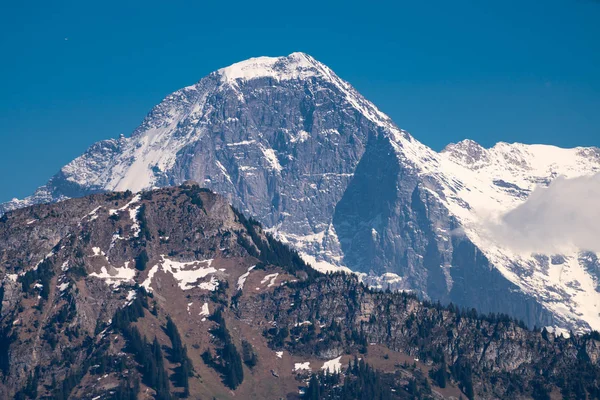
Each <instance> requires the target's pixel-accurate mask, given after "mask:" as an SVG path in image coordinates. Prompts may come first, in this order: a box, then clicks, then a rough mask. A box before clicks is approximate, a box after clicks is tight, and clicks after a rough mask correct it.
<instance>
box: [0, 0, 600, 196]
mask: <svg viewBox="0 0 600 400" xmlns="http://www.w3.org/2000/svg"><path fill="white" fill-rule="evenodd" d="M371 3H372V4H369V5H367V2H352V1H343V2H342V1H324V0H321V1H311V0H309V1H303V2H281V1H253V2H249V1H243V2H236V1H228V2H202V1H176V0H175V1H169V2H165V1H144V2H137V1H119V2H115V1H110V0H107V1H103V2H86V1H84V2H82V1H77V2H61V1H55V2H47V1H44V2H42V1H29V2H4V3H3V4H2V5H1V6H0V7H1V8H0V54H2V57H1V58H0V77H1V78H0V94H1V95H0V143H1V145H0V171H1V174H0V176H1V178H0V201H5V200H8V199H10V198H12V197H23V196H25V195H27V194H30V193H31V192H32V191H33V190H34V189H35V188H36V187H37V186H39V185H41V184H43V183H45V181H46V180H47V179H48V178H49V177H50V176H51V175H53V174H54V173H55V172H56V171H57V170H58V169H59V168H60V167H61V166H62V165H64V164H66V163H67V162H69V161H70V160H71V159H73V158H74V157H76V156H77V155H79V154H81V153H82V152H83V151H84V150H85V149H86V148H87V147H88V146H89V145H91V144H92V143H93V142H95V141H97V140H100V139H106V138H110V137H116V136H118V135H119V134H120V133H124V134H126V135H129V133H130V132H131V131H132V130H133V129H134V128H135V127H136V126H137V124H139V123H140V122H141V120H142V119H143V117H144V116H145V114H146V113H147V112H148V111H149V110H150V108H151V107H152V106H153V105H154V104H156V103H158V102H159V101H160V100H161V99H162V98H163V97H164V96H165V95H167V94H168V93H170V92H172V91H174V90H177V89H179V88H181V87H183V86H186V85H189V84H191V83H194V82H196V81H198V80H199V79H200V78H202V77H203V76H204V75H206V74H208V73H209V72H211V71H213V70H215V69H218V68H220V67H223V66H226V65H229V64H231V63H233V62H236V61H240V60H243V59H246V58H249V57H253V56H260V55H271V56H275V55H287V54H289V53H292V52H294V51H303V52H306V53H309V54H311V55H312V56H313V57H315V58H317V59H318V60H320V61H322V62H324V63H325V64H327V65H329V66H330V67H331V68H332V69H333V70H334V71H336V72H337V74H338V75H340V76H341V77H342V78H344V79H346V80H347V81H349V82H350V83H351V84H353V85H354V86H355V87H356V88H357V89H358V90H359V91H360V92H361V93H363V95H365V96H366V97H367V98H368V99H370V100H371V101H373V102H374V103H375V104H376V105H377V106H378V107H379V108H380V109H381V110H383V111H384V112H386V113H387V114H389V115H390V116H391V117H392V118H393V119H394V121H395V122H396V123H397V124H398V125H399V126H400V127H402V128H404V129H406V130H408V131H410V132H411V133H412V134H413V135H414V136H415V137H416V138H417V139H419V140H421V141H422V142H424V143H425V144H427V145H429V146H431V147H433V148H434V149H436V150H440V149H441V148H443V147H444V146H445V145H446V144H447V143H449V142H455V141H458V140H461V139H464V138H471V139H474V140H476V141H478V142H480V143H481V144H483V145H484V146H491V145H493V144H494V143H495V142H497V141H507V142H514V141H519V142H525V143H549V144H555V145H559V146H564V147H572V146H577V145H586V146H592V145H595V146H600V23H599V21H600V1H597V0H546V1H540V0H520V1H512V0H508V1H483V0H481V1H465V0H457V1H453V2H448V1H445V0H430V1H410V2H405V1H394V2H371Z"/></svg>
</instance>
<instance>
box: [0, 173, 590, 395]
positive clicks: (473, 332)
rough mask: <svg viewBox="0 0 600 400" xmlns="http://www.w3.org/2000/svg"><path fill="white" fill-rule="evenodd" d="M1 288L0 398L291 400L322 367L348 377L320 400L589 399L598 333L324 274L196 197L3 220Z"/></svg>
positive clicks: (93, 203)
mask: <svg viewBox="0 0 600 400" xmlns="http://www.w3.org/2000/svg"><path fill="white" fill-rule="evenodd" d="M413 193H414V192H413ZM413 197H414V201H415V202H417V200H418V198H419V197H420V194H418V193H417V194H413ZM415 207H419V206H415ZM465 243H468V242H465ZM461 246H463V244H461V243H455V244H454V248H455V249H461ZM457 251H458V252H459V253H458V254H461V255H463V256H464V257H465V258H467V259H470V258H471V257H473V256H474V257H477V254H476V249H475V247H474V246H473V245H470V247H469V248H468V249H467V250H457ZM468 251H471V252H475V253H468ZM455 262H456V263H457V264H458V263H459V261H458V260H457V261H455ZM0 280H1V282H2V283H1V286H0V300H1V308H0V335H1V338H0V339H1V340H0V374H1V375H2V381H1V383H0V397H2V398H18V399H26V398H57V399H66V398H84V399H92V398H95V399H109V398H115V399H120V398H159V399H169V398H173V397H189V398H213V397H216V398H234V397H235V398H257V399H259V398H282V397H285V398H290V399H293V398H299V397H300V395H299V390H300V392H302V391H306V390H308V389H307V385H308V378H309V377H310V376H311V373H317V372H320V371H321V372H323V371H325V370H327V371H329V372H331V373H334V372H336V373H337V372H342V373H344V374H346V375H347V378H346V380H339V379H340V378H339V377H338V376H337V375H334V376H332V377H327V378H325V377H321V378H318V379H317V381H318V380H319V379H321V385H322V387H321V389H320V390H322V392H323V393H325V392H327V393H329V395H330V397H332V398H349V397H348V396H349V395H348V394H343V393H346V392H348V391H353V390H354V396H359V397H360V396H362V395H360V393H363V392H361V391H360V390H363V389H365V387H362V386H360V385H362V384H363V383H364V384H368V382H370V379H371V378H372V379H375V380H376V381H377V382H379V383H378V387H379V388H380V389H382V388H383V389H384V390H383V391H384V392H385V393H386V395H385V396H387V397H384V398H390V399H402V398H415V396H421V398H435V399H442V398H455V399H456V398H459V396H461V395H462V396H464V397H471V398H474V397H477V398H484V399H493V398H531V397H534V398H541V397H538V396H540V393H541V394H544V393H545V394H548V393H551V392H552V391H554V392H556V393H557V392H558V391H561V392H562V393H563V394H564V393H566V396H567V397H568V396H575V397H574V398H578V397H577V396H578V395H579V394H580V393H581V390H583V391H584V392H585V391H587V392H588V393H590V394H593V393H598V390H599V388H598V382H599V379H598V377H599V376H600V369H599V367H598V360H599V357H600V348H599V344H600V342H599V341H598V340H599V339H600V338H599V337H598V335H597V334H594V335H584V336H580V337H570V338H564V337H562V336H560V334H559V333H556V334H555V333H552V332H546V331H544V332H542V333H540V332H539V331H531V330H528V329H527V328H526V327H525V326H524V325H523V324H522V323H518V322H516V321H515V320H512V319H511V318H509V317H507V316H504V315H488V316H481V315H478V314H477V312H475V311H468V312H466V311H460V310H458V309H457V308H456V307H455V306H452V307H442V306H440V305H439V304H432V303H423V302H421V301H419V300H418V299H417V297H416V296H414V295H411V294H406V293H398V292H390V291H381V290H380V291H377V290H372V289H369V288H367V287H366V286H365V285H363V284H362V283H360V282H359V281H358V279H357V278H356V276H354V275H346V274H342V273H337V274H334V275H332V274H328V275H323V274H320V273H318V272H316V271H315V270H314V269H312V268H310V267H309V266H308V265H306V264H305V263H304V262H303V261H302V260H301V259H300V257H298V255H297V254H296V253H294V252H293V251H290V250H288V249H287V248H286V247H285V246H284V245H282V244H281V243H280V242H277V241H276V240H274V239H273V238H272V237H271V236H269V235H267V234H266V232H265V231H264V230H263V229H262V227H261V226H260V225H259V224H258V223H257V222H256V221H253V220H248V219H246V218H245V217H244V216H243V215H242V214H241V213H240V212H239V211H237V210H236V209H234V208H232V207H231V206H230V205H229V204H228V202H227V200H226V199H225V198H223V197H221V196H219V195H216V194H214V193H212V192H210V191H208V190H206V189H202V188H200V187H199V186H198V185H196V184H193V183H187V184H185V185H183V186H182V187H179V188H165V189H159V190H154V191H149V192H145V193H143V194H133V193H131V192H126V193H106V194H96V195H92V196H87V197H84V198H77V199H71V200H67V201H63V202H58V203H55V204H47V205H38V206H33V207H28V208H24V209H21V210H17V211H13V212H10V213H7V214H5V215H4V216H3V217H2V219H1V220H0ZM565 336H568V335H565ZM358 357H360V358H361V359H362V363H363V364H364V363H368V364H369V365H370V366H371V367H374V368H377V369H378V370H379V372H377V373H376V374H375V375H373V376H371V375H368V374H373V373H374V372H369V373H368V374H367V375H368V376H367V378H365V376H363V375H361V374H364V373H367V372H364V371H365V370H364V368H363V367H364V365H363V366H362V367H360V368H358V366H357V367H356V368H349V367H348V365H349V364H351V363H352V362H353V361H352V360H354V359H355V358H358ZM236 360H237V361H236ZM361 371H362V372H361ZM313 379H315V378H313ZM365 379H366V380H365ZM335 382H338V384H337V385H336V384H335ZM360 382H363V383H360ZM365 382H366V383H365ZM332 385H333V386H332ZM352 385H354V386H352ZM356 385H358V386H356ZM313 387H314V385H313ZM350 387H352V388H354V389H350ZM357 387H358V389H357ZM344 388H345V389H344ZM359 389H360V390H359ZM342 390H345V391H346V392H342ZM357 390H359V391H357ZM578 391H579V392H578ZM364 393H366V392H364ZM365 396H367V395H366V394H365ZM382 396H383V395H382ZM353 398H356V397H353ZM362 398H367V399H370V398H371V397H362ZM376 398H380V397H376Z"/></svg>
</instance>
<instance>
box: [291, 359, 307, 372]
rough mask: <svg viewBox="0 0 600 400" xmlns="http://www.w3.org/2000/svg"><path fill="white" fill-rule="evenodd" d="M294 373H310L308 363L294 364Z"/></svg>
mask: <svg viewBox="0 0 600 400" xmlns="http://www.w3.org/2000/svg"><path fill="white" fill-rule="evenodd" d="M294 371H310V362H308V361H307V362H303V363H295V364H294Z"/></svg>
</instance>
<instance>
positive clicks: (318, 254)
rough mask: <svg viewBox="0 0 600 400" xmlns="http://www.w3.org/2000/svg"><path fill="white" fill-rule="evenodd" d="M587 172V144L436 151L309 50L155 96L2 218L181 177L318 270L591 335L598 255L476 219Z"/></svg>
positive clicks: (597, 314)
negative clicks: (130, 128)
mask: <svg viewBox="0 0 600 400" xmlns="http://www.w3.org/2000/svg"><path fill="white" fill-rule="evenodd" d="M599 171H600V150H598V149H596V148H576V149H559V148H556V147H553V146H542V145H523V144H507V143H499V144H497V145H496V146H494V147H493V148H491V149H485V148H483V147H481V146H480V145H478V144H477V143H475V142H473V141H469V140H466V141H463V142H460V143H457V144H452V145H449V146H448V147H447V148H446V149H445V150H444V151H442V152H440V153H438V152H435V151H433V150H431V149H430V148H428V147H427V146H425V145H423V144H422V143H420V142H418V141H417V140H416V139H414V138H413V137H412V136H411V135H409V134H408V133H407V132H405V131H403V130H401V129H399V128H398V127H397V126H396V125H395V124H394V123H393V122H392V121H391V120H390V118H389V117H388V116H386V115H385V114H383V113H381V112H380V111H379V110H378V109H377V108H376V107H375V106H374V105H373V104H372V103H370V102H369V101H367V100H366V99H365V98H364V97H362V96H361V95H360V94H359V93H358V92H357V91H356V90H355V89H353V88H352V86H350V85H349V84H348V83H347V82H345V81H343V80H341V79H340V78H339V77H337V76H336V75H335V74H334V73H333V71H331V70H330V69H329V68H328V67H327V66H325V65H323V64H321V63H319V62H318V61H316V60H315V59H313V58H312V57H310V56H308V55H306V54H302V53H293V54H291V55H289V56H288V57H279V58H269V57H260V58H253V59H250V60H247V61H243V62H240V63H237V64H234V65H232V66H230V67H227V68H223V69H221V70H218V71H216V72H213V73H211V74H210V75H208V76H207V77H205V78H203V79H202V80H200V81H199V82H198V83H197V84H195V85H192V86H189V87H186V88H184V89H181V90H179V91H177V92H175V93H173V94H171V95H169V96H167V97H166V98H165V100H164V101H163V102H161V103H160V104H159V105H157V106H156V107H155V108H154V109H153V110H152V111H151V112H150V114H149V115H148V116H147V117H146V119H145V120H144V121H143V122H142V124H141V125H140V127H138V128H137V129H136V130H135V131H134V133H133V134H132V135H131V137H121V138H119V139H111V140H105V141H102V142H99V143H96V144H94V145H93V146H92V147H91V148H90V149H89V150H88V151H87V152H86V153H85V154H83V155H82V156H81V157H79V158H77V159H75V160H74V161H72V162H71V163H69V164H68V165H66V166H65V167H63V168H62V169H61V170H60V171H59V172H58V174H56V175H55V176H54V177H52V178H51V179H50V181H49V182H48V183H47V184H46V185H45V186H43V187H41V188H39V189H38V190H37V191H36V192H35V193H34V194H33V195H32V196H30V197H28V198H26V199H24V200H13V201H12V202H9V203H6V204H4V205H2V206H1V207H2V208H1V209H0V212H2V211H4V212H6V211H8V210H12V209H15V208H18V207H23V206H27V205H31V204H37V203H42V202H52V201H58V200H61V199H66V198H73V197H80V196H84V195H87V194H92V193H98V192H103V191H109V190H126V189H129V190H132V191H134V192H137V191H140V190H146V189H149V188H152V187H163V186H170V185H177V184H181V183H182V182H184V181H186V180H194V181H197V182H199V183H200V184H201V185H202V186H204V187H207V188H210V189H211V190H214V191H216V192H218V193H220V194H222V195H224V196H225V197H226V198H227V199H228V200H229V201H230V202H231V203H232V204H233V205H234V206H235V207H237V208H238V209H240V210H241V211H242V212H244V213H247V214H248V215H252V216H254V217H255V218H257V219H258V220H259V221H260V222H261V223H262V224H264V225H265V226H266V227H267V228H268V229H269V231H270V232H272V233H273V234H274V235H275V236H276V237H277V238H278V239H280V240H281V241H283V242H286V243H289V244H290V245H292V246H294V247H295V248H296V249H297V250H298V251H299V252H300V253H301V254H302V256H303V258H304V259H305V260H306V261H308V262H310V263H311V265H313V266H314V267H315V268H316V269H318V270H320V271H328V270H337V269H344V270H348V269H349V270H352V271H355V272H358V273H361V279H363V281H364V282H367V283H369V284H371V285H373V286H379V287H388V286H390V287H391V288H394V289H405V290H412V291H415V292H416V293H418V294H419V295H422V296H423V297H425V298H428V299H432V300H440V301H442V302H443V303H449V302H453V303H455V304H458V305H460V306H464V307H476V308H477V309H478V310H481V311H483V312H503V313H508V314H510V315H512V316H515V317H517V318H520V319H523V320H525V321H526V323H527V324H528V325H529V326H531V327H533V326H535V325H537V326H561V327H565V328H573V329H575V330H579V329H581V330H588V329H590V328H594V329H600V302H599V301H598V299H599V296H600V295H599V294H598V292H597V291H596V289H597V287H598V286H599V283H600V282H599V280H600V272H598V271H600V263H599V262H598V255H597V254H595V253H591V252H589V251H584V249H579V248H573V249H571V250H569V251H568V252H565V253H564V254H559V255H557V254H522V253H518V252H515V251H514V250H512V249H511V248H509V247H507V246H505V245H504V244H501V243H499V242H497V241H496V240H493V239H491V238H490V236H489V235H487V233H486V230H485V225H486V223H487V221H488V220H494V219H496V218H497V217H498V216H499V215H501V214H502V213H503V212H505V211H507V210H510V209H512V208H514V207H516V206H517V205H519V204H522V203H523V202H524V201H525V200H526V199H527V198H528V196H529V193H531V191H532V190H533V189H534V187H535V186H536V185H542V186H547V185H549V184H550V182H552V181H553V180H554V179H555V178H557V177H558V176H566V177H579V176H588V175H592V174H594V173H597V172H599Z"/></svg>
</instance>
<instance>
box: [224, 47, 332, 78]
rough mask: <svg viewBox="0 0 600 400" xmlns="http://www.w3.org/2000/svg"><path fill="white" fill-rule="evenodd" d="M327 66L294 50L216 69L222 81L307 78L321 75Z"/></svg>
mask: <svg viewBox="0 0 600 400" xmlns="http://www.w3.org/2000/svg"><path fill="white" fill-rule="evenodd" d="M325 68H327V67H325V65H323V64H321V63H320V62H318V61H317V60H315V59H314V58H312V57H311V56H309V55H308V54H304V53H300V52H296V53H292V54H290V55H289V56H287V57H255V58H250V59H248V60H245V61H240V62H238V63H235V64H233V65H230V66H229V67H225V68H221V69H219V70H218V71H217V74H219V75H220V76H221V77H222V79H223V80H224V81H227V82H234V81H235V80H237V79H244V80H249V79H256V78H264V77H270V78H273V79H277V80H290V79H307V78H310V77H313V76H317V75H323V71H324V69H325Z"/></svg>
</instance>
